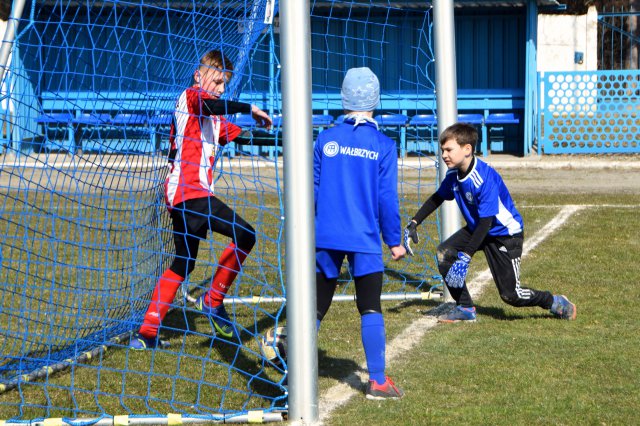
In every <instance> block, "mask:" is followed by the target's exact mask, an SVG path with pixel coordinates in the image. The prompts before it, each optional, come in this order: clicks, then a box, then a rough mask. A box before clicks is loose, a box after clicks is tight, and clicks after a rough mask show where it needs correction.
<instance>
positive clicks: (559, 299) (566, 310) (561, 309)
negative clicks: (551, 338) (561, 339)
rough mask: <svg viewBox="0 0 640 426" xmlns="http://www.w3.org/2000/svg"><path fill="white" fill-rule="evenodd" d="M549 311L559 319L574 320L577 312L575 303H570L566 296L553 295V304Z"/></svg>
mask: <svg viewBox="0 0 640 426" xmlns="http://www.w3.org/2000/svg"><path fill="white" fill-rule="evenodd" d="M550 311H551V313H552V314H553V315H555V316H556V317H558V318H560V319H565V320H574V319H576V315H577V314H578V310H577V309H576V305H574V304H573V303H571V302H570V301H569V299H567V297H566V296H562V295H561V296H556V295H554V296H553V305H552V306H551V310H550Z"/></svg>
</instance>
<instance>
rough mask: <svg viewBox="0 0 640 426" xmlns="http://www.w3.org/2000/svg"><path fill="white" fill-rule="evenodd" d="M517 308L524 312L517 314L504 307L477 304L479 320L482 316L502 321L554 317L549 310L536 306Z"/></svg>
mask: <svg viewBox="0 0 640 426" xmlns="http://www.w3.org/2000/svg"><path fill="white" fill-rule="evenodd" d="M517 309H518V310H519V312H522V313H517V314H514V313H512V312H509V313H506V312H505V310H504V309H502V308H498V307H495V306H478V305H476V313H477V315H478V320H479V321H481V320H482V317H491V318H495V319H497V320H500V321H521V320H532V319H542V318H552V315H551V314H550V313H549V312H548V311H546V310H543V309H541V308H538V307H535V306H532V307H522V308H517Z"/></svg>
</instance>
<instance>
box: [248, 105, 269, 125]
mask: <svg viewBox="0 0 640 426" xmlns="http://www.w3.org/2000/svg"><path fill="white" fill-rule="evenodd" d="M251 116H252V117H253V119H254V120H256V123H257V124H258V126H260V127H264V128H266V129H267V130H269V129H271V125H272V124H273V121H272V120H271V117H269V114H267V113H266V112H264V111H263V110H261V109H260V108H258V107H257V106H255V105H251Z"/></svg>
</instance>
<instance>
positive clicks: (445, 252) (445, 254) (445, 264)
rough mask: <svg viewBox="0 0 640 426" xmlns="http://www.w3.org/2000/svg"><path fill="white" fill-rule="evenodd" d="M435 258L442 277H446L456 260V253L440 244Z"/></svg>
mask: <svg viewBox="0 0 640 426" xmlns="http://www.w3.org/2000/svg"><path fill="white" fill-rule="evenodd" d="M436 258H437V260H438V270H439V271H440V273H441V274H442V275H446V273H447V272H448V271H449V268H451V265H453V262H455V261H456V259H457V258H458V252H457V251H456V250H454V249H453V248H451V247H447V246H443V245H442V244H441V245H439V246H438V248H437V250H436Z"/></svg>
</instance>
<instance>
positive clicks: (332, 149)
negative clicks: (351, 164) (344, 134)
mask: <svg viewBox="0 0 640 426" xmlns="http://www.w3.org/2000/svg"><path fill="white" fill-rule="evenodd" d="M339 150H340V145H338V142H335V141H331V142H328V143H327V144H326V145H325V146H324V148H322V152H324V155H326V156H327V157H335V156H336V155H337V154H338V151H339Z"/></svg>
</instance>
